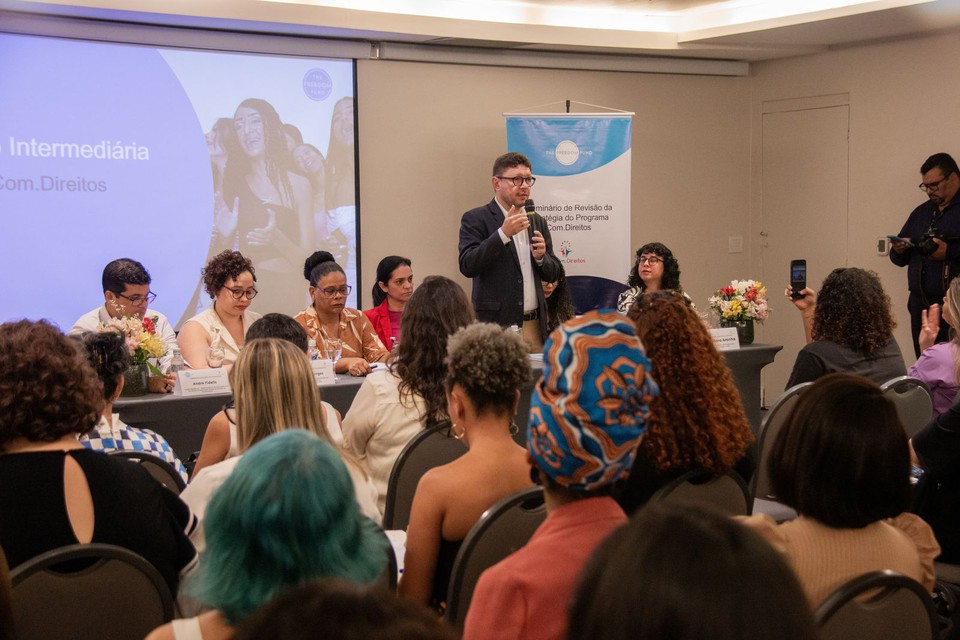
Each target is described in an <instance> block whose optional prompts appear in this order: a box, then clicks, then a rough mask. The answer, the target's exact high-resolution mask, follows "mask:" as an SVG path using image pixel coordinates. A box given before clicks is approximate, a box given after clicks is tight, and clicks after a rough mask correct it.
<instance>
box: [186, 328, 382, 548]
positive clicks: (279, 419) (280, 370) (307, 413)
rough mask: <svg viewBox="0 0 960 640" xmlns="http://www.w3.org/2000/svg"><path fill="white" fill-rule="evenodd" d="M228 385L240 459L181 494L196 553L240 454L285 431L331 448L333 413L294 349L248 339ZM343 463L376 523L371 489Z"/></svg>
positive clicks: (210, 470)
mask: <svg viewBox="0 0 960 640" xmlns="http://www.w3.org/2000/svg"><path fill="white" fill-rule="evenodd" d="M230 385H231V387H232V388H233V397H234V400H235V402H236V421H237V440H238V447H239V449H240V451H241V455H238V456H235V457H232V458H227V459H226V460H224V461H223V462H218V463H217V464H214V465H211V466H209V467H206V468H204V469H202V470H201V471H200V472H199V473H197V474H196V476H195V477H194V479H193V481H192V482H191V483H190V484H189V485H188V486H187V488H186V489H184V491H183V493H182V494H181V497H182V498H183V500H184V502H186V503H187V504H188V505H190V507H191V508H192V509H193V510H194V513H196V515H197V517H198V518H199V519H200V526H199V527H197V530H196V532H195V533H194V535H193V542H194V545H195V546H196V547H197V549H198V550H201V549H203V547H204V539H203V518H204V514H205V511H206V508H207V504H208V503H209V501H210V498H211V496H213V494H214V492H215V491H216V490H217V489H218V488H219V487H220V485H221V484H223V482H224V481H225V480H226V479H227V478H228V477H229V476H230V474H231V473H232V472H233V470H234V468H235V467H236V466H237V463H238V462H239V461H240V459H241V458H242V457H243V454H242V452H245V451H247V450H248V449H249V448H250V447H252V446H253V445H255V444H256V443H258V442H260V441H261V440H263V439H264V438H266V437H267V436H269V435H272V434H274V433H279V432H281V431H286V430H287V429H306V430H307V431H311V432H313V433H315V434H316V435H318V436H319V437H320V438H321V439H323V440H324V441H325V442H328V443H330V444H331V445H332V444H333V440H332V438H331V437H330V434H329V432H328V430H327V422H328V421H331V420H333V421H336V420H337V416H336V411H335V410H334V409H333V407H331V406H330V405H329V404H327V403H325V402H323V403H321V401H320V392H319V390H318V389H317V385H316V384H315V383H314V379H313V371H312V370H311V368H310V361H309V360H308V359H307V355H306V354H305V353H303V351H301V350H299V349H298V348H297V347H296V346H294V345H293V344H291V343H289V342H286V341H284V340H278V339H275V338H259V339H256V340H251V341H250V342H249V343H248V344H247V346H246V347H244V349H243V351H241V352H240V357H239V358H237V362H236V364H235V365H234V367H233V369H231V371H230ZM345 462H346V463H347V469H348V471H350V477H351V478H352V479H353V483H354V486H355V488H356V494H357V502H358V503H359V505H360V510H361V511H362V512H363V514H364V515H366V516H368V517H370V518H372V519H373V520H375V521H379V520H380V513H379V512H378V511H377V506H376V489H374V487H373V484H372V483H371V482H370V479H369V478H368V477H367V476H366V474H364V473H363V471H362V470H361V469H360V467H358V466H357V465H356V463H354V462H353V461H352V460H350V459H349V458H345Z"/></svg>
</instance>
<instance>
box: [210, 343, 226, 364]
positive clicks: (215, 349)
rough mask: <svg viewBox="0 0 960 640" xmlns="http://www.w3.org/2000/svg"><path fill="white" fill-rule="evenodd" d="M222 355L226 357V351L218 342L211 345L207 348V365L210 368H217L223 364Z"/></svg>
mask: <svg viewBox="0 0 960 640" xmlns="http://www.w3.org/2000/svg"><path fill="white" fill-rule="evenodd" d="M224 357H226V353H225V352H224V350H223V346H222V345H220V344H214V345H211V346H210V348H209V349H207V365H209V366H210V368H211V369H219V368H220V367H221V366H223V359H224Z"/></svg>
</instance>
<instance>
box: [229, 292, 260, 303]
mask: <svg viewBox="0 0 960 640" xmlns="http://www.w3.org/2000/svg"><path fill="white" fill-rule="evenodd" d="M227 291H229V292H230V295H231V296H233V299H234V300H240V299H241V298H243V297H246V298H247V300H253V299H254V298H256V297H257V293H258V292H257V290H256V289H227Z"/></svg>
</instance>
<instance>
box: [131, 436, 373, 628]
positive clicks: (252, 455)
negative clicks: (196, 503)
mask: <svg viewBox="0 0 960 640" xmlns="http://www.w3.org/2000/svg"><path fill="white" fill-rule="evenodd" d="M387 544H388V543H387V540H386V538H385V537H384V536H382V535H381V534H380V533H379V532H378V531H377V525H375V524H374V523H373V522H372V521H371V520H369V519H367V518H365V517H363V516H362V515H361V514H360V510H359V508H358V507H357V501H356V500H355V499H354V496H353V482H352V480H351V479H350V474H349V473H348V472H347V469H346V466H345V465H344V463H343V460H341V458H340V456H339V455H338V454H337V452H336V451H335V450H334V449H333V447H331V446H330V445H329V444H327V443H326V442H323V441H322V440H321V439H320V438H319V437H317V436H316V435H314V434H312V433H310V432H308V431H305V430H301V429H293V430H289V431H284V432H282V433H278V434H276V435H272V436H270V437H268V438H266V439H265V440H263V441H261V442H260V443H259V444H257V445H255V446H254V447H253V448H252V449H250V451H249V452H247V453H246V454H245V455H244V456H243V458H242V459H241V460H240V462H239V463H238V464H237V468H236V469H235V470H234V472H233V473H232V474H231V475H230V477H229V478H228V479H227V480H226V482H224V483H223V486H222V487H221V488H220V490H219V491H218V492H217V493H216V494H215V495H214V497H213V500H212V501H211V502H210V506H209V508H208V509H207V549H206V552H205V553H204V554H203V556H202V558H201V566H200V568H199V570H198V572H197V573H196V574H195V575H194V576H192V578H191V579H189V580H188V583H187V585H186V587H185V589H186V591H187V593H188V594H190V595H191V596H193V597H195V598H197V599H198V600H200V601H201V602H203V603H204V604H207V605H210V606H212V607H214V610H213V611H208V612H206V613H203V614H201V615H200V616H198V617H196V618H188V619H182V620H174V621H173V622H171V623H169V624H166V625H163V626H162V627H159V628H158V629H156V630H154V631H153V633H151V634H150V635H149V636H148V640H225V639H227V638H230V637H232V635H233V632H234V628H235V627H236V625H238V624H239V623H241V622H243V621H244V620H245V619H246V618H247V617H249V616H250V615H251V614H252V613H253V612H254V611H255V610H257V609H258V608H259V607H260V606H261V605H263V604H266V603H267V602H269V601H270V600H271V599H273V598H274V597H275V596H276V595H277V594H279V593H280V592H281V591H283V590H285V589H286V588H288V587H291V586H295V585H299V584H304V583H307V582H310V581H312V580H317V579H319V578H326V577H333V578H340V579H343V580H348V581H350V582H354V583H358V584H367V583H370V582H373V581H374V580H376V579H377V577H378V576H380V574H381V573H382V572H383V570H384V568H385V567H386V564H387V548H386V547H387Z"/></svg>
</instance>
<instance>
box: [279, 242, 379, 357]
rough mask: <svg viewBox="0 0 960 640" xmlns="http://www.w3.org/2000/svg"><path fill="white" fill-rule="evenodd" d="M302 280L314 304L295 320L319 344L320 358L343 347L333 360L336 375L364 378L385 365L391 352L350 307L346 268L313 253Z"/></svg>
mask: <svg viewBox="0 0 960 640" xmlns="http://www.w3.org/2000/svg"><path fill="white" fill-rule="evenodd" d="M303 277H304V278H306V279H307V281H308V282H309V283H310V298H311V299H312V300H313V303H312V304H311V305H310V306H309V307H307V308H306V309H304V310H303V311H301V312H300V313H298V314H297V317H296V318H294V319H295V320H296V321H297V322H299V323H300V324H301V325H302V326H303V328H304V329H306V330H307V337H309V338H310V339H312V340H315V341H316V343H317V349H318V350H319V351H320V353H321V354H324V353H326V354H328V355H329V354H331V353H334V352H335V351H336V345H337V344H339V345H340V347H341V352H340V355H339V356H334V358H335V359H336V362H335V363H334V371H336V372H337V373H349V374H350V375H352V376H365V375H367V374H368V373H370V372H371V371H373V369H372V368H371V367H370V363H371V362H382V361H383V360H385V359H386V357H387V355H388V353H389V352H388V351H387V349H386V347H384V346H383V343H382V342H380V338H378V337H377V332H376V331H375V330H374V328H373V325H372V324H370V320H368V319H367V316H365V315H364V314H363V312H362V311H358V310H356V309H351V308H349V307H347V296H349V295H350V290H351V287H350V285H348V284H347V275H346V274H345V273H344V272H343V267H341V266H340V265H339V264H337V263H336V261H335V260H334V259H333V256H332V255H331V254H330V252H329V251H314V252H313V254H312V255H311V256H310V257H309V258H307V259H306V261H305V262H304V263H303Z"/></svg>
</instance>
